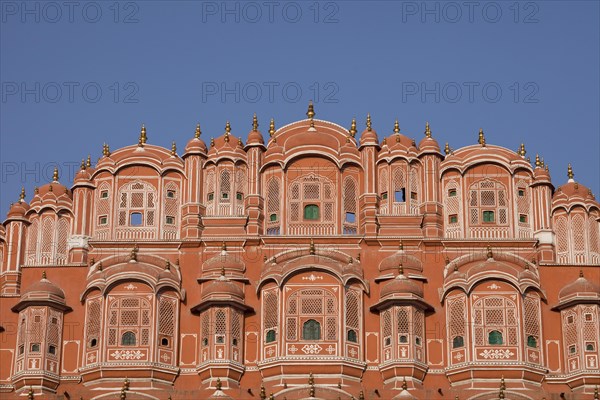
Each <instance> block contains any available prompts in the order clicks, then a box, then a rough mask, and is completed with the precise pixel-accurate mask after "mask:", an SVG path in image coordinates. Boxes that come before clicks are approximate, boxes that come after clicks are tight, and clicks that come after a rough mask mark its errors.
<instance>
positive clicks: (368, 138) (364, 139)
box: [360, 115, 379, 146]
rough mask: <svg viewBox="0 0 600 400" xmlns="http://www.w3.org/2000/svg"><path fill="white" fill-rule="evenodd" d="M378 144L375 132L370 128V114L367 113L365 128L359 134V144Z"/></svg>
mask: <svg viewBox="0 0 600 400" xmlns="http://www.w3.org/2000/svg"><path fill="white" fill-rule="evenodd" d="M368 144H369V145H379V139H378V138H377V132H375V130H374V129H372V128H371V115H367V129H365V130H364V131H363V132H362V133H361V134H360V145H361V146H364V145H368Z"/></svg>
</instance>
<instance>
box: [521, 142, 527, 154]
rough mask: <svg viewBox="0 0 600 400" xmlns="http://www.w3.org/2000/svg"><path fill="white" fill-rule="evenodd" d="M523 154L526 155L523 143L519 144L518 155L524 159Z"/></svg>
mask: <svg viewBox="0 0 600 400" xmlns="http://www.w3.org/2000/svg"><path fill="white" fill-rule="evenodd" d="M525 154H527V151H526V150H525V143H521V146H520V147H519V155H520V156H521V157H525Z"/></svg>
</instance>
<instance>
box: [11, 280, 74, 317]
mask: <svg viewBox="0 0 600 400" xmlns="http://www.w3.org/2000/svg"><path fill="white" fill-rule="evenodd" d="M42 304H43V305H50V306H53V307H55V308H57V309H59V310H62V311H70V310H71V308H70V307H69V306H67V304H66V302H65V292H64V291H63V290H62V289H61V288H60V287H59V286H58V285H56V284H55V283H52V282H50V280H48V278H47V277H46V271H44V272H42V279H40V280H39V281H37V282H35V283H33V284H32V285H30V286H29V287H27V288H26V289H25V290H23V292H22V293H21V299H20V301H19V302H18V303H17V304H15V305H14V306H13V307H12V311H14V312H19V311H21V310H22V309H24V308H26V307H28V306H30V305H42Z"/></svg>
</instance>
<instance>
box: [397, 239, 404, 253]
mask: <svg viewBox="0 0 600 400" xmlns="http://www.w3.org/2000/svg"><path fill="white" fill-rule="evenodd" d="M398 250H400V251H404V244H403V243H402V239H400V242H399V244H398Z"/></svg>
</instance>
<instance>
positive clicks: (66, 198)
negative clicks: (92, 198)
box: [30, 168, 73, 209]
mask: <svg viewBox="0 0 600 400" xmlns="http://www.w3.org/2000/svg"><path fill="white" fill-rule="evenodd" d="M72 204H73V199H72V193H71V191H70V190H69V189H68V188H67V187H66V186H65V185H63V184H61V183H60V182H59V181H58V168H54V173H53V174H52V182H50V183H47V184H45V185H43V186H40V187H39V188H36V190H35V194H34V196H33V199H31V203H30V205H31V207H32V208H34V207H35V208H38V209H41V208H43V207H45V206H50V207H52V208H56V207H57V206H59V205H63V206H66V207H67V208H69V209H70V208H71V206H72Z"/></svg>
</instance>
